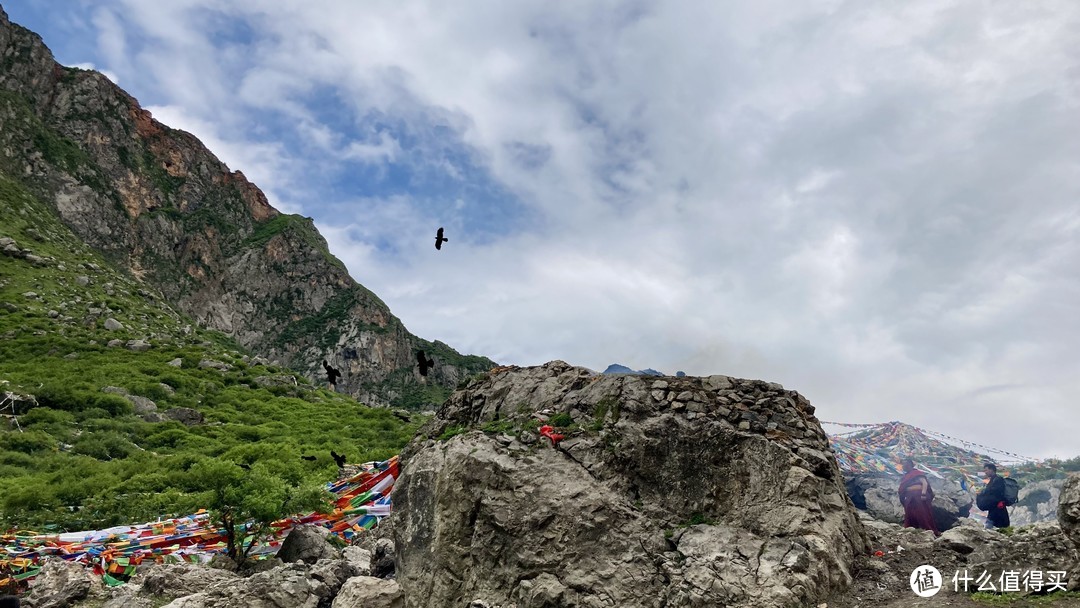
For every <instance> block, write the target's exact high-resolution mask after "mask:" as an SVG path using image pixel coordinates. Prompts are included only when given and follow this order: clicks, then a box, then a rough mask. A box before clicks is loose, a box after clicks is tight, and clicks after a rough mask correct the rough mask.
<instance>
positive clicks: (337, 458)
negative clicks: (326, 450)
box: [330, 450, 345, 469]
mask: <svg viewBox="0 0 1080 608" xmlns="http://www.w3.org/2000/svg"><path fill="white" fill-rule="evenodd" d="M330 457H331V458H333V459H334V462H336V463H337V466H338V468H339V469H343V468H345V455H344V454H338V453H337V452H335V451H334V450H330Z"/></svg>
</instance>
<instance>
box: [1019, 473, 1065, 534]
mask: <svg viewBox="0 0 1080 608" xmlns="http://www.w3.org/2000/svg"><path fill="white" fill-rule="evenodd" d="M1064 483H1065V480H1064V479H1046V480H1043V481H1037V482H1035V483H1029V484H1024V485H1022V486H1021V487H1020V495H1019V496H1018V500H1017V502H1016V504H1015V505H1013V506H1011V507H1009V522H1010V523H1011V524H1012V526H1013V527H1016V526H1026V525H1028V524H1035V523H1039V522H1054V521H1057V519H1058V517H1057V512H1058V500H1059V499H1060V497H1061V486H1062V485H1064Z"/></svg>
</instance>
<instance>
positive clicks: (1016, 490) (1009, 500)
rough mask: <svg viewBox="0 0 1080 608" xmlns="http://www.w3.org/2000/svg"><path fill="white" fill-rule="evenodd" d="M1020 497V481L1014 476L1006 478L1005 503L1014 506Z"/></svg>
mask: <svg viewBox="0 0 1080 608" xmlns="http://www.w3.org/2000/svg"><path fill="white" fill-rule="evenodd" d="M1019 499H1020V482H1019V481H1016V480H1015V479H1013V478H1012V477H1006V478H1005V504H1006V505H1008V506H1010V507H1011V506H1013V505H1015V504H1016V501H1017V500H1019Z"/></svg>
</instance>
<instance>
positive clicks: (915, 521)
mask: <svg viewBox="0 0 1080 608" xmlns="http://www.w3.org/2000/svg"><path fill="white" fill-rule="evenodd" d="M897 492H898V493H899V494H900V504H901V505H903V506H904V527H905V528H922V529H923V530H930V531H931V532H933V533H934V536H941V531H939V530H938V527H937V522H936V521H935V520H934V509H933V503H934V489H933V488H931V487H930V481H929V480H928V479H927V478H926V473H923V472H922V471H920V470H919V469H916V468H915V461H914V460H912V459H911V458H905V459H904V477H903V478H902V479H900V487H899V489H898V490H897Z"/></svg>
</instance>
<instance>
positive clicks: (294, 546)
mask: <svg viewBox="0 0 1080 608" xmlns="http://www.w3.org/2000/svg"><path fill="white" fill-rule="evenodd" d="M328 534H329V532H328V531H327V530H326V528H321V527H319V526H314V525H311V524H305V525H302V526H296V527H295V528H293V529H292V530H291V531H289V535H288V536H286V537H285V540H284V541H283V542H282V543H281V548H280V549H278V552H277V556H278V558H279V559H281V561H283V562H304V563H306V564H314V563H315V562H317V561H319V560H320V559H337V558H338V557H340V554H339V553H338V550H337V549H335V548H334V546H333V545H331V544H330V541H328V540H327V535H328Z"/></svg>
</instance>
